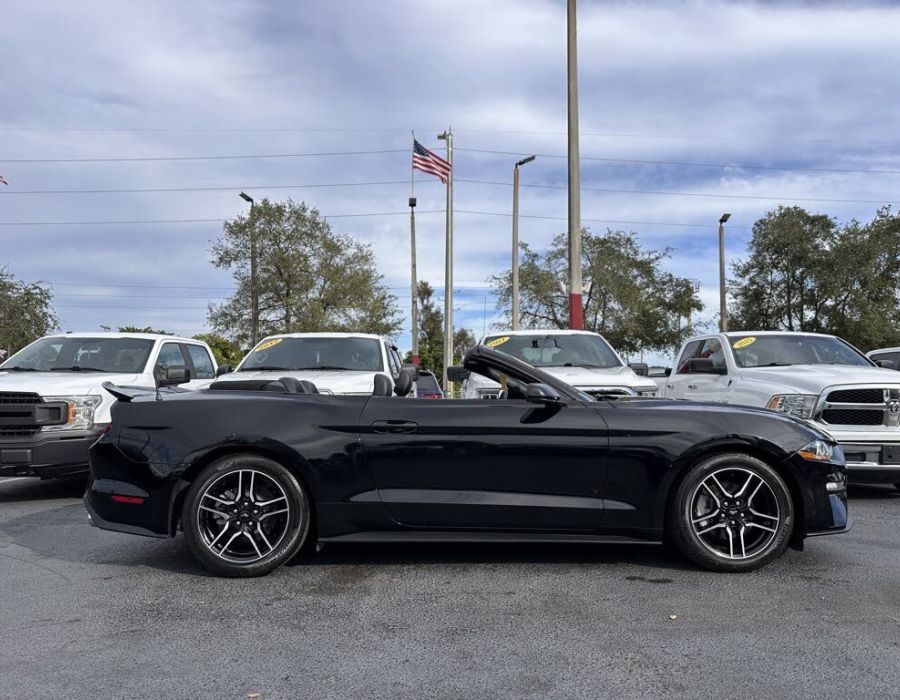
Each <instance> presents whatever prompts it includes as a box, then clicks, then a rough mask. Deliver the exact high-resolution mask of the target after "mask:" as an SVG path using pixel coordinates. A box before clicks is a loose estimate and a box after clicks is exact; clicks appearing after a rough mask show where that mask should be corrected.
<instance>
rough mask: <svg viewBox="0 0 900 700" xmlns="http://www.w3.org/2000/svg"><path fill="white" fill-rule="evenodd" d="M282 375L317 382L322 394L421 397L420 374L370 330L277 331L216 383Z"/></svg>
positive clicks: (220, 384)
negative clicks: (417, 390) (418, 393)
mask: <svg viewBox="0 0 900 700" xmlns="http://www.w3.org/2000/svg"><path fill="white" fill-rule="evenodd" d="M282 377H290V378H292V379H294V380H297V381H308V382H312V383H313V384H314V385H315V387H316V389H317V390H318V392H319V393H322V394H345V395H350V396H371V395H372V394H373V393H374V392H378V394H379V395H387V396H389V395H391V394H392V393H396V394H398V395H401V396H415V384H414V382H415V378H416V377H415V372H413V371H412V370H411V368H410V367H406V368H404V367H403V365H402V363H401V360H400V355H399V353H398V352H397V348H396V347H394V346H393V345H392V344H391V343H390V342H389V341H387V340H385V339H384V338H381V337H379V336H377V335H369V334H365V333H285V334H281V335H271V336H269V337H267V338H264V339H263V340H261V341H260V342H259V343H257V345H256V347H255V348H253V349H252V350H251V351H250V352H249V353H248V354H247V356H246V357H245V358H244V359H243V360H242V361H241V364H239V365H238V367H237V369H235V371H234V372H231V373H229V374H225V375H223V376H222V378H221V379H219V381H218V382H216V384H217V386H218V387H219V388H222V387H223V386H226V383H227V382H232V381H254V380H267V381H278V380H279V379H281V378H282Z"/></svg>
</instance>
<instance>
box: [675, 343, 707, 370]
mask: <svg viewBox="0 0 900 700" xmlns="http://www.w3.org/2000/svg"><path fill="white" fill-rule="evenodd" d="M701 345H703V341H702V340H693V341H691V342H690V343H688V344H687V345H686V346H685V347H684V352H683V353H681V359H680V360H678V372H677V373H678V374H689V373H690V370H689V369H688V362H690V361H691V360H692V359H694V358H695V357H699V355H700V346H701Z"/></svg>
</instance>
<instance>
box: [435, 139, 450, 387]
mask: <svg viewBox="0 0 900 700" xmlns="http://www.w3.org/2000/svg"><path fill="white" fill-rule="evenodd" d="M438 138H439V139H441V140H442V141H446V142H447V162H448V163H449V164H450V173H449V175H448V176H447V243H446V250H445V253H444V256H445V259H444V371H443V376H442V379H443V384H442V388H443V390H444V392H445V393H446V392H448V391H449V392H452V390H453V387H452V386H451V384H450V383H449V382H448V381H447V368H448V367H450V365H452V364H453V129H452V128H449V129H447V131H445V132H444V133H442V134H438ZM451 395H452V393H451Z"/></svg>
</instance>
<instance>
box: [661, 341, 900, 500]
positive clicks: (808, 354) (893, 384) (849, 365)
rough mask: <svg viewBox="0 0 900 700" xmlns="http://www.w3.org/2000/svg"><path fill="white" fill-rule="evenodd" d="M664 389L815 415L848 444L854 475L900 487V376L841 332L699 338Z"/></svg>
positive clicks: (861, 479) (670, 395) (684, 395)
mask: <svg viewBox="0 0 900 700" xmlns="http://www.w3.org/2000/svg"><path fill="white" fill-rule="evenodd" d="M663 391H664V396H665V397H666V398H673V399H693V400H696V401H717V402H722V403H731V404H741V405H745V406H762V407H766V408H770V409H774V410H776V411H781V412H782V413H787V414H789V415H792V416H796V417H797V418H801V419H804V420H807V421H810V422H812V423H814V424H815V425H816V426H817V427H818V428H820V429H822V430H825V431H826V432H827V433H829V434H830V435H831V436H832V437H834V439H835V440H837V442H838V443H839V444H840V445H841V448H842V449H843V451H844V454H845V456H846V459H847V474H848V476H849V478H850V480H851V481H853V482H856V483H893V484H894V485H897V487H898V488H900V375H898V374H897V372H895V371H893V370H890V369H884V368H881V367H878V366H877V365H876V364H875V363H874V362H873V361H871V360H870V359H868V358H867V357H866V356H865V355H863V354H862V353H861V352H860V351H858V350H857V349H856V348H854V347H853V346H852V345H850V344H849V343H847V342H846V341H844V340H841V339H840V338H837V337H835V336H831V335H821V334H817V333H783V332H775V331H758V332H740V333H724V334H723V333H719V334H715V335H708V336H701V337H697V338H692V339H691V340H689V341H688V342H687V343H685V345H684V347H682V349H681V352H680V354H679V356H678V361H677V362H676V364H675V367H674V368H673V370H672V374H671V375H670V376H669V377H668V378H667V379H666V381H665V384H664V390H663Z"/></svg>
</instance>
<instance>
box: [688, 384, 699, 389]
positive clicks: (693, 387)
mask: <svg viewBox="0 0 900 700" xmlns="http://www.w3.org/2000/svg"><path fill="white" fill-rule="evenodd" d="M696 388H697V385H696V384H688V389H696Z"/></svg>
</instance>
